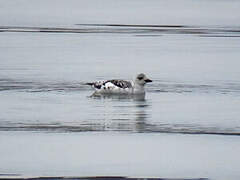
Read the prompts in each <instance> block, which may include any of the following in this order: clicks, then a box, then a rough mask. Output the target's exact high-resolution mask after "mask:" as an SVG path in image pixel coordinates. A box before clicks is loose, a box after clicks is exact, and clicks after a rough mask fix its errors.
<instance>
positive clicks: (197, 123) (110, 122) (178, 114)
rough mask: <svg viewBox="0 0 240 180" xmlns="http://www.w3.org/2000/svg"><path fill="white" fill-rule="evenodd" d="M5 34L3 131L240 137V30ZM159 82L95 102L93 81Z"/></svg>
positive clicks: (85, 29) (115, 28) (91, 28)
mask: <svg viewBox="0 0 240 180" xmlns="http://www.w3.org/2000/svg"><path fill="white" fill-rule="evenodd" d="M78 26H79V28H78V29H72V28H66V29H63V28H62V29H58V31H57V32H56V30H55V28H47V30H43V31H42V30H41V29H39V28H33V31H31V29H32V28H26V27H24V28H23V27H19V28H17V27H8V28H7V27H2V30H3V32H1V34H0V36H1V59H2V60H1V62H0V63H1V64H0V67H1V72H0V74H1V79H0V82H1V84H0V90H1V102H0V105H1V122H0V129H1V130H2V131H16V130H17V131H19V130H20V131H47V132H82V131H129V132H144V133H147V132H166V133H176V132H178V133H194V134H236V135H239V133H240V131H239V130H240V121H239V115H240V111H239V107H240V101H239V98H240V82H239V77H240V71H239V65H240V63H239V60H238V58H239V43H240V38H239V35H240V29H238V28H234V27H226V28H224V27H191V26H184V27H181V26H180V27H179V26H160V25H159V26H156V25H155V26H151V25H148V26H147V25H145V26H144V25H142V26H139V25H119V24H117V25H109V24H98V25H96V24H89V25H78ZM141 72H144V73H146V74H147V75H148V76H149V77H150V78H152V79H153V83H151V84H148V85H147V86H146V91H147V95H146V97H145V99H144V100H141V101H138V100H136V99H134V98H131V97H130V98H129V97H126V98H124V97H111V96H110V97H101V98H91V97H90V96H91V94H92V93H93V89H91V87H88V86H86V85H85V83H86V82H91V81H96V80H104V79H105V80H106V79H113V78H117V79H121V78H123V79H130V80H131V79H133V78H134V76H135V75H136V74H137V73H141Z"/></svg>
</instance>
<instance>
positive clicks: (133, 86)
mask: <svg viewBox="0 0 240 180" xmlns="http://www.w3.org/2000/svg"><path fill="white" fill-rule="evenodd" d="M148 82H152V80H150V79H148V78H147V77H146V75H145V74H143V73H141V74H138V75H137V77H136V79H135V80H134V81H125V80H119V79H112V80H106V81H97V82H92V83H87V85H91V86H92V87H93V88H94V89H95V93H97V94H144V93H145V90H144V85H145V84H146V83H148Z"/></svg>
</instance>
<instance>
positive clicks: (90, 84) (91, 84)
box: [85, 83, 94, 86]
mask: <svg viewBox="0 0 240 180" xmlns="http://www.w3.org/2000/svg"><path fill="white" fill-rule="evenodd" d="M85 85H89V86H93V85H94V83H85Z"/></svg>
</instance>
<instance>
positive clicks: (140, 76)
mask: <svg viewBox="0 0 240 180" xmlns="http://www.w3.org/2000/svg"><path fill="white" fill-rule="evenodd" d="M149 82H152V80H151V79H148V78H147V76H146V75H145V74H143V73H141V74H138V75H137V77H136V79H135V83H136V84H137V85H140V86H144V85H145V84H146V83H149Z"/></svg>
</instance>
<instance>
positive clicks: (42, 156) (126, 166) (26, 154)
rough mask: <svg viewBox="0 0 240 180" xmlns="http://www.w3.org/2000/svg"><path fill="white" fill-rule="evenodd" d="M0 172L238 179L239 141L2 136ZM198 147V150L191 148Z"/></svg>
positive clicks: (228, 138)
mask: <svg viewBox="0 0 240 180" xmlns="http://www.w3.org/2000/svg"><path fill="white" fill-rule="evenodd" d="M0 138H1V139H0V140H1V148H0V157H1V161H0V170H1V173H16V174H27V175H30V176H39V175H41V176H101V175H103V176H106V175H107V176H128V177H163V178H186V179H187V178H209V179H216V180H225V179H232V180H234V179H239V177H240V175H239V166H240V158H239V156H238V153H239V151H240V148H239V147H240V142H239V137H236V136H214V135H211V136H208V135H201V136H196V135H173V134H125V133H121V134H119V133H71V134H65V133H59V134H52V133H44V134H43V133H31V132H16V133H14V134H13V133H11V132H0ZM193 147H194V148H193Z"/></svg>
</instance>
